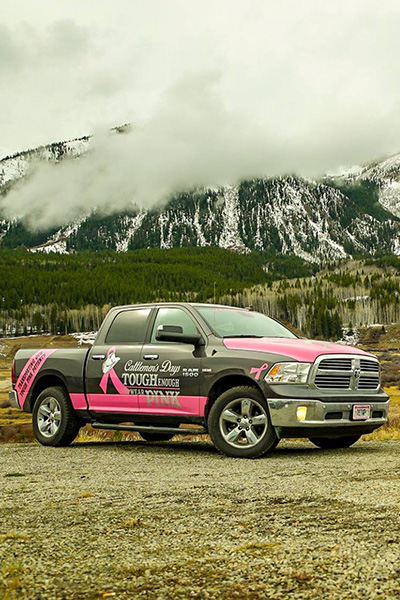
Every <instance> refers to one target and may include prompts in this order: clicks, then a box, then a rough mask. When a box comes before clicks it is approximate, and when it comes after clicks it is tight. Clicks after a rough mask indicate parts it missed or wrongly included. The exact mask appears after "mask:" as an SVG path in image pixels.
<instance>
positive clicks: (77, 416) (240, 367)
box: [10, 303, 389, 458]
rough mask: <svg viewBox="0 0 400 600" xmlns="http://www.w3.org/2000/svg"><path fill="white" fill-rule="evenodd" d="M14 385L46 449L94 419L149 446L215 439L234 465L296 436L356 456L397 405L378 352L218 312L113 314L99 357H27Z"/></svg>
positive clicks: (101, 336)
mask: <svg viewBox="0 0 400 600" xmlns="http://www.w3.org/2000/svg"><path fill="white" fill-rule="evenodd" d="M12 382H13V389H12V391H11V392H10V401H11V404H12V406H14V407H18V408H21V409H22V410H24V411H26V412H31V413H32V417H33V429H34V432H35V436H36V438H37V440H38V441H39V442H40V443H41V444H44V445H46V446H65V445H67V444H70V443H71V442H73V440H74V439H75V437H76V436H77V434H78V432H79V429H80V428H81V427H82V426H84V425H85V424H86V423H90V424H91V425H92V427H94V428H99V429H115V430H122V431H138V432H139V433H140V435H141V436H142V437H143V438H144V439H145V440H147V441H166V440H169V439H171V438H172V437H173V436H174V435H176V434H191V433H195V434H200V433H208V434H209V435H210V436H211V439H212V441H213V443H214V444H215V446H216V447H217V448H218V450H220V451H221V452H223V453H224V454H226V455H228V456H234V457H247V458H253V457H256V456H260V455H262V454H265V453H267V452H271V451H272V450H273V449H274V448H275V446H276V445H277V444H278V442H279V440H280V439H282V438H293V437H296V438H309V439H310V440H311V442H313V443H314V444H315V445H317V446H319V447H320V448H348V447H349V446H351V445H352V444H354V443H355V442H356V441H357V440H358V439H359V438H360V436H361V435H362V434H364V433H370V432H371V431H373V430H374V429H376V428H377V427H380V426H381V425H383V424H384V423H385V422H386V420H387V413H388V406H389V401H388V396H387V394H386V393H385V392H384V391H383V390H382V388H381V385H380V367H379V362H378V360H377V358H376V357H375V356H373V355H372V354H368V353H367V352H364V351H363V350H360V349H358V348H352V347H349V346H342V345H339V344H333V343H329V342H323V341H313V340H306V339H303V338H298V337H297V336H296V335H295V334H294V333H292V332H291V331H290V330H289V329H287V328H286V327H284V326H283V325H282V324H281V323H279V322H278V321H276V320H274V319H271V318H269V317H267V316H265V315H263V314H260V313H257V312H253V311H250V310H245V309H239V308H233V307H229V306H219V305H212V304H195V303H159V304H144V305H135V306H120V307H116V308H113V309H111V310H110V312H109V313H108V315H107V316H106V318H105V320H104V322H103V324H102V326H101V328H100V330H99V332H98V334H97V337H96V340H95V342H94V345H93V347H92V348H90V349H87V348H86V349H85V348H77V349H71V348H68V349H42V350H19V351H18V352H17V353H16V356H15V359H14V364H13V369H12Z"/></svg>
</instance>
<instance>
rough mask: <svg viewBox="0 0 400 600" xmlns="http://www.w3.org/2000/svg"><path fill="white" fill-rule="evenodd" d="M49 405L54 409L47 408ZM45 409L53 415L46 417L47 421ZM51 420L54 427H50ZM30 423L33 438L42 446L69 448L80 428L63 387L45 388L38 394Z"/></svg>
mask: <svg viewBox="0 0 400 600" xmlns="http://www.w3.org/2000/svg"><path fill="white" fill-rule="evenodd" d="M53 401H54V402H53ZM51 405H53V406H55V407H56V409H55V410H52V409H51V408H49V407H51ZM45 408H47V409H49V410H50V414H53V415H54V416H53V417H51V416H48V417H47V421H46V414H47V413H45V412H44V411H45ZM51 411H52V412H51ZM56 414H57V417H56V416H55V415H56ZM52 418H53V421H52V422H53V423H54V427H52V422H51V419H52ZM32 423H33V432H34V434H35V437H36V439H37V441H38V442H40V443H41V444H43V446H69V445H70V444H71V443H72V442H73V441H74V439H75V438H76V436H77V435H78V432H79V429H80V428H81V426H82V422H81V421H80V420H79V419H78V417H77V415H76V413H75V411H74V409H73V406H72V404H71V401H70V399H69V396H68V394H67V392H66V390H65V389H64V388H63V387H50V388H46V389H45V390H43V392H41V393H40V394H39V396H38V397H37V399H36V402H35V405H34V407H33V413H32ZM46 423H48V427H47V426H46Z"/></svg>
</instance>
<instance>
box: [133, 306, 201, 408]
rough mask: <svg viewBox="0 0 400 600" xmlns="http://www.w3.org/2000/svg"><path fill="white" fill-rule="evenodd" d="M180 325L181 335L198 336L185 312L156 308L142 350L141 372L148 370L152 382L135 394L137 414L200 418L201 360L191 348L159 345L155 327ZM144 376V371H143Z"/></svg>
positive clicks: (165, 343) (197, 349) (178, 345)
mask: <svg viewBox="0 0 400 600" xmlns="http://www.w3.org/2000/svg"><path fill="white" fill-rule="evenodd" d="M160 325H179V326H180V327H182V328H183V333H186V334H194V333H199V331H198V328H197V325H196V323H195V322H194V320H193V318H192V316H191V315H190V313H189V312H187V311H186V310H185V309H184V308H172V307H171V308H169V307H168V308H167V307H165V308H159V309H158V311H157V315H156V318H155V321H154V325H153V328H152V332H151V339H150V343H149V344H145V345H144V346H143V348H142V358H141V362H140V364H139V367H140V368H143V369H151V370H150V371H149V372H150V373H151V374H152V375H153V378H152V379H150V378H147V385H143V386H142V389H140V390H138V404H139V411H140V414H141V415H142V414H148V415H167V416H168V415H171V416H179V415H186V416H202V415H203V414H204V405H205V401H206V398H201V397H200V395H199V388H200V384H199V382H200V375H201V361H202V359H201V356H200V352H199V348H195V346H194V345H193V344H182V343H179V342H158V341H157V340H156V332H157V327H159V326H160ZM144 372H146V371H144Z"/></svg>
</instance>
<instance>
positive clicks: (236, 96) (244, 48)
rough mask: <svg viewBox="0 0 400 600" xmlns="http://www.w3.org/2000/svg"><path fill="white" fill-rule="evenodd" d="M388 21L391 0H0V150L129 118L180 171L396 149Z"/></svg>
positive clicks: (399, 113) (394, 30)
mask: <svg viewBox="0 0 400 600" xmlns="http://www.w3.org/2000/svg"><path fill="white" fill-rule="evenodd" d="M399 32H400V2H399V1H398V0H379V2H377V0H325V1H321V0H93V1H92V0H63V1H62V0H57V1H54V0H35V1H34V2H27V1H26V0H1V9H0V81H1V94H0V156H4V155H6V154H8V153H11V152H14V151H19V150H22V149H25V148H30V147H35V146H37V145H39V144H44V143H48V142H51V141H55V140H63V139H70V138H73V137H76V136H81V135H84V134H87V133H91V132H96V131H97V132H99V131H103V130H106V129H107V128H109V127H112V126H114V125H119V124H122V123H125V122H127V121H129V122H131V123H133V124H134V125H135V127H137V128H138V129H139V130H140V131H141V132H142V138H141V144H142V146H141V147H135V149H134V151H132V155H135V160H137V159H138V155H140V153H143V148H145V149H146V152H148V154H147V158H149V157H150V156H151V155H152V153H153V154H156V153H157V151H158V150H159V151H160V152H161V153H162V155H165V153H167V154H169V155H171V156H173V157H175V159H176V160H175V163H176V164H174V165H172V167H173V168H175V169H176V171H177V172H178V171H179V170H181V171H182V170H184V169H186V175H187V176H186V177H182V182H181V183H182V184H184V185H190V182H191V177H192V171H191V168H192V167H193V165H194V164H196V165H200V169H199V170H198V172H195V173H193V178H192V179H193V183H196V184H197V183H200V184H207V183H210V184H212V183H214V182H216V183H220V182H221V181H224V180H225V179H226V178H233V179H235V178H238V177H242V176H246V175H248V176H251V175H253V174H254V175H257V174H259V173H260V172H261V171H263V172H264V173H265V174H266V175H273V174H277V173H282V172H289V171H290V172H298V173H300V174H306V175H307V174H311V175H315V174H318V173H322V172H325V171H327V170H328V171H332V170H335V169H337V168H338V167H340V166H346V165H351V164H354V163H360V162H363V161H366V160H369V159H371V158H375V157H379V156H381V155H383V154H386V153H393V152H396V151H400V60H399V56H400V33H399ZM146 132H149V135H148V136H147V135H146ZM188 152H189V153H190V164H189V165H188V164H187V163H185V160H184V158H185V157H186V155H187V154H188ZM135 153H136V154H135ZM224 153H227V155H228V156H227V157H226V156H225V157H224V156H223V155H224ZM224 160H225V164H222V163H224ZM179 161H181V162H179ZM155 162H156V163H157V161H155ZM219 162H220V163H221V165H222V166H221V169H220V172H219V173H218V169H216V168H215V163H217V164H218V163H219ZM136 164H137V163H136ZM159 164H160V167H161V165H162V164H163V162H162V156H161V157H160V160H159ZM128 166H129V165H125V170H128ZM195 170H196V169H195ZM156 175H157V174H156ZM161 179H162V177H161ZM177 180H179V177H175V178H174V181H173V182H172V183H171V182H170V181H169V180H168V181H167V182H165V181H164V182H161V187H160V190H164V191H165V193H167V192H168V190H169V188H170V187H171V185H177V183H179V181H177ZM153 191H154V190H153ZM130 192H131V190H126V193H127V194H128V195H129V193H130ZM151 193H152V191H151ZM150 195H151V194H150Z"/></svg>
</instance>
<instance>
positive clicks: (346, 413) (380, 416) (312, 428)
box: [267, 397, 389, 438]
mask: <svg viewBox="0 0 400 600" xmlns="http://www.w3.org/2000/svg"><path fill="white" fill-rule="evenodd" d="M267 401H268V408H269V414H270V417H271V422H272V425H273V426H274V427H275V430H276V432H277V435H278V437H279V438H285V437H288V438H289V437H312V436H318V437H321V436H322V437H341V436H344V435H361V434H363V433H370V432H371V431H373V430H374V429H377V428H378V427H381V425H384V423H386V421H387V414H388V410H389V400H387V401H386V402H373V401H372V398H371V401H370V400H369V399H368V398H365V397H364V399H363V402H362V404H369V405H370V407H371V417H370V418H369V419H366V420H365V421H353V420H352V418H351V415H352V410H353V406H354V405H355V404H361V403H360V402H359V400H358V399H357V401H355V399H354V398H353V399H351V400H347V401H343V400H342V401H340V402H323V401H322V402H321V400H311V399H303V398H290V399H288V398H286V399H277V398H271V399H268V400H267ZM299 406H306V407H307V415H306V418H305V420H304V421H299V420H298V419H297V408H298V407H299Z"/></svg>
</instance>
